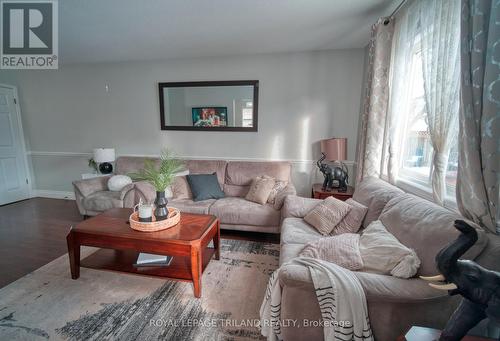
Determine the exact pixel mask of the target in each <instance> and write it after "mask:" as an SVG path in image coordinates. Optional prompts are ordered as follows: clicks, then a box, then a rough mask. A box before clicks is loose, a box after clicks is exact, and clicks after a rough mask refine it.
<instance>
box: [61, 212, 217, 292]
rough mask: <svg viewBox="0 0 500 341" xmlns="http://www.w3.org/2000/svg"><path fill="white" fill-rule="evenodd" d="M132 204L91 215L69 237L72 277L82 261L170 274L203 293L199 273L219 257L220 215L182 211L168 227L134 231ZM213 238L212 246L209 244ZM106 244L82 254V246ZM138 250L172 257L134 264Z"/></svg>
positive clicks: (123, 269) (95, 266)
mask: <svg viewBox="0 0 500 341" xmlns="http://www.w3.org/2000/svg"><path fill="white" fill-rule="evenodd" d="M131 213H132V211H131V209H129V208H115V209H111V210H109V211H106V212H104V213H102V214H99V215H98V216H95V217H93V218H90V219H87V220H84V221H82V222H81V223H79V224H78V225H77V226H76V227H74V228H72V229H71V230H70V232H69V234H68V236H67V237H66V240H67V242H68V254H69V261H70V268H71V278H73V279H78V277H79V276H80V265H81V266H83V267H88V268H92V269H104V270H112V271H120V272H128V273H133V274H140V275H147V276H158V277H166V278H170V279H175V280H184V281H190V282H192V283H193V287H194V296H196V297H201V275H202V273H203V270H204V269H205V267H206V266H207V265H208V262H209V261H210V259H211V258H212V255H213V254H214V253H215V259H217V260H218V259H219V257H220V226H219V220H218V219H217V218H216V217H215V216H213V215H206V214H191V213H184V212H183V213H181V220H180V222H179V223H178V224H177V225H176V226H174V227H171V228H169V229H167V230H163V231H158V232H139V231H135V230H132V229H131V228H130V225H129V223H128V218H129V216H130V214H131ZM211 240H213V245H214V247H213V248H209V247H208V244H209V243H210V241H211ZM81 245H86V246H94V247H99V248H102V249H101V250H98V251H96V252H95V253H93V254H92V255H90V256H88V257H87V258H85V259H83V260H82V261H81V264H80V246H81ZM139 252H147V253H154V254H161V255H168V256H173V257H174V258H173V260H172V262H171V263H170V265H169V266H166V267H134V266H133V264H134V263H135V262H136V260H137V256H138V254H139Z"/></svg>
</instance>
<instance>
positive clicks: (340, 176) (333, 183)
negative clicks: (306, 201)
mask: <svg viewBox="0 0 500 341" xmlns="http://www.w3.org/2000/svg"><path fill="white" fill-rule="evenodd" d="M321 154H322V155H321V158H320V159H319V160H318V161H317V162H316V165H317V166H318V168H319V170H320V172H321V173H323V176H324V177H325V180H324V181H323V186H322V189H323V190H326V191H331V190H332V188H334V187H335V188H338V189H339V192H345V191H346V190H347V183H348V181H349V175H348V173H347V167H346V166H345V165H344V164H342V168H340V167H334V168H332V167H330V166H329V165H327V164H326V163H323V161H324V160H325V159H326V155H325V153H321ZM344 168H345V169H344Z"/></svg>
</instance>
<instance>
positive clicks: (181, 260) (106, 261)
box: [80, 248, 215, 281]
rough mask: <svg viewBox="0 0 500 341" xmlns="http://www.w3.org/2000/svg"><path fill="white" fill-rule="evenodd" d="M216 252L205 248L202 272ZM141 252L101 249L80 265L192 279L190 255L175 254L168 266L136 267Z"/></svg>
mask: <svg viewBox="0 0 500 341" xmlns="http://www.w3.org/2000/svg"><path fill="white" fill-rule="evenodd" d="M214 253H215V249H213V248H205V249H204V250H203V255H202V272H203V271H205V268H206V267H207V265H208V263H209V262H210V259H211V258H212V256H213V255H214ZM138 256H139V252H137V251H131V250H114V249H99V250H98V251H96V252H94V253H93V254H91V255H90V256H88V257H86V258H84V259H82V260H81V263H80V266H82V267H85V268H90V269H95V270H107V271H116V272H127V273H131V274H135V275H141V276H152V277H162V278H168V279H173V280H180V281H192V280H193V276H192V275H191V262H190V258H189V257H182V256H174V257H173V259H172V262H171V263H170V265H168V266H149V267H135V266H134V264H135V262H136V261H137V257H138Z"/></svg>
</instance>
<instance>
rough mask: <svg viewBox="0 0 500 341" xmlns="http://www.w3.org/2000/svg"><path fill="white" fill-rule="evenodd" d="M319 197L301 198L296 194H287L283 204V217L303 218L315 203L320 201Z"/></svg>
mask: <svg viewBox="0 0 500 341" xmlns="http://www.w3.org/2000/svg"><path fill="white" fill-rule="evenodd" d="M322 201H323V200H320V199H311V198H303V197H299V196H296V195H288V196H287V197H286V198H285V203H284V204H283V210H282V213H281V215H282V217H283V218H289V217H294V218H304V217H305V216H306V215H307V214H308V213H309V212H310V211H311V210H312V209H313V208H314V207H315V206H316V205H317V204H319V203H320V202H322Z"/></svg>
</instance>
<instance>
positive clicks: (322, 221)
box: [304, 197, 351, 236]
mask: <svg viewBox="0 0 500 341" xmlns="http://www.w3.org/2000/svg"><path fill="white" fill-rule="evenodd" d="M350 210H351V205H349V204H346V203H345V202H343V201H342V200H338V199H335V198H334V197H328V198H326V199H325V200H324V201H323V202H322V203H320V204H318V205H316V207H315V208H314V209H313V210H312V211H311V212H309V213H308V214H307V215H306V216H305V217H304V220H305V221H306V222H308V223H309V224H311V225H312V226H313V227H315V228H316V230H318V232H319V233H321V234H322V235H324V236H327V235H328V234H329V233H330V232H332V230H333V229H334V228H335V226H337V225H338V223H340V221H341V220H342V219H344V217H345V216H346V215H347V214H348V213H349V211H350Z"/></svg>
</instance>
